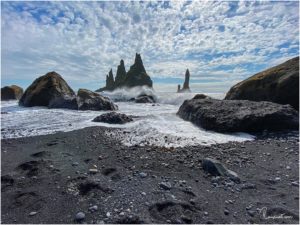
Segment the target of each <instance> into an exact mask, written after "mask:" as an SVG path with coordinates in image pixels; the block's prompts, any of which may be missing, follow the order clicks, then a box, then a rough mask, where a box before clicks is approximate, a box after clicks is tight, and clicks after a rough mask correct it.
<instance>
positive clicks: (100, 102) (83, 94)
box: [77, 89, 118, 110]
mask: <svg viewBox="0 0 300 225" xmlns="http://www.w3.org/2000/svg"><path fill="white" fill-rule="evenodd" d="M77 95H78V97H77V101H78V109H79V110H117V109H118V106H117V105H115V104H114V103H113V102H112V101H111V100H110V99H109V98H107V97H104V96H102V95H100V94H98V93H95V92H92V91H89V90H87V89H79V90H78V94H77Z"/></svg>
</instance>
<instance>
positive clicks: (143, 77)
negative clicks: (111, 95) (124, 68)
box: [122, 53, 152, 88]
mask: <svg viewBox="0 0 300 225" xmlns="http://www.w3.org/2000/svg"><path fill="white" fill-rule="evenodd" d="M122 86H124V87H136V86H148V87H150V88H152V80H151V78H150V77H149V75H148V74H147V73H146V70H145V67H144V64H143V61H142V58H141V55H140V54H138V53H136V55H135V60H134V64H133V65H132V66H131V67H130V69H129V71H128V72H127V74H126V78H125V80H124V83H123V85H122Z"/></svg>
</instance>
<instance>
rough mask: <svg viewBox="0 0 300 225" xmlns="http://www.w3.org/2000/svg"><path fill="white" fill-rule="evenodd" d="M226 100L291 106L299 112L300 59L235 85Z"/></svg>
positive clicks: (294, 59)
mask: <svg viewBox="0 0 300 225" xmlns="http://www.w3.org/2000/svg"><path fill="white" fill-rule="evenodd" d="M225 99H228V100H252V101H271V102H276V103H279V104H290V105H291V106H293V107H294V108H295V109H296V110H298V111H299V57H295V58H293V59H290V60H288V61H286V62H285V63H282V64H280V65H278V66H275V67H272V68H270V69H267V70H265V71H262V72H260V73H257V74H255V75H253V76H251V77H249V78H248V79H246V80H244V81H242V82H240V83H238V84H236V85H234V86H233V87H232V88H231V89H230V90H229V92H228V93H227V94H226V97H225Z"/></svg>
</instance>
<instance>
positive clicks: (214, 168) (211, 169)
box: [202, 158, 240, 182]
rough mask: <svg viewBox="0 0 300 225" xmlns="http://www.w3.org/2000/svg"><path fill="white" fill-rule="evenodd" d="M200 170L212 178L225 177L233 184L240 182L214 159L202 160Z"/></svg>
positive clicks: (231, 172) (236, 176)
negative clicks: (233, 182)
mask: <svg viewBox="0 0 300 225" xmlns="http://www.w3.org/2000/svg"><path fill="white" fill-rule="evenodd" d="M202 168H203V170H204V171H205V172H207V173H209V174H211V175H213V176H227V177H229V178H230V179H231V180H233V181H235V182H240V178H239V177H238V175H237V174H236V173H235V172H233V171H231V170H229V169H227V168H226V167H225V166H224V165H223V164H222V163H221V162H219V161H218V160H216V159H211V158H205V159H203V160H202Z"/></svg>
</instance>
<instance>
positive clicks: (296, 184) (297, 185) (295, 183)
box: [291, 181, 299, 187]
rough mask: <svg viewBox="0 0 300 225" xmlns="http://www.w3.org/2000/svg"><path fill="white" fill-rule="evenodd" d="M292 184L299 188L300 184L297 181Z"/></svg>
mask: <svg viewBox="0 0 300 225" xmlns="http://www.w3.org/2000/svg"><path fill="white" fill-rule="evenodd" d="M291 184H292V186H296V187H299V183H298V182H297V181H293V182H292V183H291Z"/></svg>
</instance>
